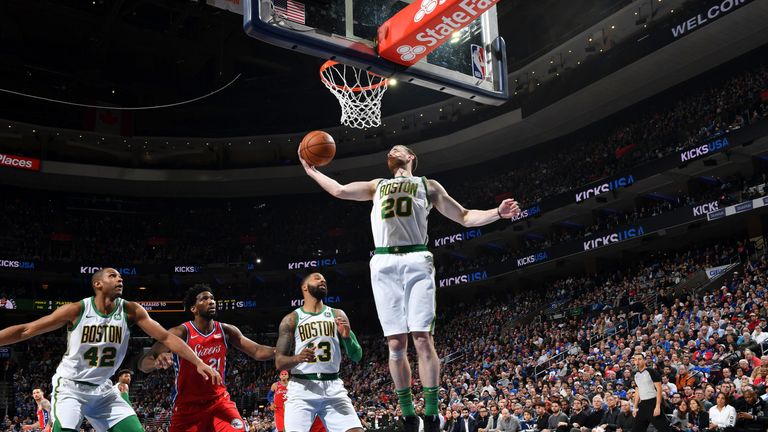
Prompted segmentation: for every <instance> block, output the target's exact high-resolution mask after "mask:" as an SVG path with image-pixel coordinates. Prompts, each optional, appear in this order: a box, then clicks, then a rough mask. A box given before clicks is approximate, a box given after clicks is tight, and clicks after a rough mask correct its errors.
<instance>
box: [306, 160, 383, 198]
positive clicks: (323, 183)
mask: <svg viewBox="0 0 768 432" xmlns="http://www.w3.org/2000/svg"><path fill="white" fill-rule="evenodd" d="M299 161H300V162H301V166H303V167H304V171H306V173H307V175H308V176H309V177H310V178H311V179H312V180H314V181H316V182H317V184H319V185H320V187H321V188H323V189H325V191H326V192H328V193H329V194H331V195H333V196H335V197H336V198H340V199H344V200H350V201H370V200H372V199H373V193H374V192H375V191H376V185H377V184H378V183H379V179H376V180H371V181H367V182H352V183H347V184H345V185H342V184H339V182H337V181H336V180H334V179H332V178H330V177H328V176H327V175H325V174H323V173H321V172H320V171H318V170H317V169H315V167H313V166H310V165H309V164H308V163H307V161H305V160H304V159H302V158H301V155H299Z"/></svg>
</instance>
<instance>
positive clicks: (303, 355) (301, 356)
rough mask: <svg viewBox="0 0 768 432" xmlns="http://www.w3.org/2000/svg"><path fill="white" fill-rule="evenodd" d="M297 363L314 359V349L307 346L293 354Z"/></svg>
mask: <svg viewBox="0 0 768 432" xmlns="http://www.w3.org/2000/svg"><path fill="white" fill-rule="evenodd" d="M293 358H294V359H295V360H296V361H297V362H298V363H307V362H311V361H314V360H315V350H314V349H312V348H309V347H306V348H304V349H303V350H301V352H300V353H298V354H296V355H295V356H293Z"/></svg>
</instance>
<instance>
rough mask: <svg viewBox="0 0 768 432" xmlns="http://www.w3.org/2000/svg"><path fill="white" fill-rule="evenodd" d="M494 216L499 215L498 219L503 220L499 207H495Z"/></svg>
mask: <svg viewBox="0 0 768 432" xmlns="http://www.w3.org/2000/svg"><path fill="white" fill-rule="evenodd" d="M496 214H498V215H499V219H504V218H503V217H501V206H499V207H496Z"/></svg>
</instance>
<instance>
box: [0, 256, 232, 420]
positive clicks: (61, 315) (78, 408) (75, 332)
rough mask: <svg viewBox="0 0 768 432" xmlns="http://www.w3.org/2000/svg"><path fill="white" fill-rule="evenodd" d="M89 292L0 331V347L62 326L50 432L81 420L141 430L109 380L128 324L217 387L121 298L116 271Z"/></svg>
mask: <svg viewBox="0 0 768 432" xmlns="http://www.w3.org/2000/svg"><path fill="white" fill-rule="evenodd" d="M91 286H93V290H94V292H95V295H94V296H93V297H90V298H87V299H83V300H81V301H79V302H77V303H69V304H66V305H64V306H62V307H60V308H58V309H56V310H55V311H53V313H51V314H50V315H46V316H44V317H42V318H40V319H38V320H36V321H33V322H31V323H27V324H20V325H15V326H12V327H8V328H6V329H3V330H2V331H0V346H2V345H8V344H12V343H16V342H20V341H23V340H26V339H29V338H31V337H34V336H37V335H40V334H43V333H47V332H50V331H53V330H56V329H58V328H60V327H62V326H64V325H66V326H67V329H68V332H67V352H66V353H65V354H64V357H63V358H62V359H61V363H59V367H58V368H57V369H56V374H55V375H54V376H53V392H52V396H51V401H52V405H53V409H52V414H53V430H55V431H56V432H59V431H62V432H64V431H69V432H76V431H78V430H80V423H81V422H82V421H83V417H85V418H87V419H88V421H89V422H90V423H91V425H92V426H93V427H94V429H96V431H97V432H104V431H110V432H137V431H143V430H144V429H143V428H142V426H141V423H139V419H138V417H136V413H135V412H134V411H133V408H131V406H130V405H129V404H128V403H127V402H126V401H125V400H123V398H121V397H120V395H119V394H118V393H117V392H116V391H115V389H114V387H113V386H112V381H110V380H109V378H110V377H111V376H112V375H113V374H114V373H115V370H116V369H117V368H118V367H119V366H120V364H121V363H122V362H123V358H124V357H125V353H126V351H127V350H128V339H129V336H130V329H129V327H128V322H129V321H132V322H134V323H135V324H136V325H138V326H139V328H141V329H142V330H144V332H146V333H147V334H148V335H149V336H150V337H153V338H155V339H157V340H158V341H162V342H163V343H164V344H166V345H167V346H169V347H171V349H172V350H173V352H175V353H177V354H178V355H180V356H181V357H183V358H185V359H187V360H188V361H189V362H191V363H192V364H194V365H195V369H196V372H197V373H198V374H200V375H201V376H203V377H205V379H206V380H210V381H211V382H214V383H218V382H221V376H220V375H219V373H218V372H216V371H215V370H213V369H211V367H210V366H208V365H206V364H205V363H203V362H202V361H201V360H200V359H199V358H198V357H197V356H196V355H195V353H194V352H193V351H192V350H191V349H189V347H188V346H187V345H186V344H185V343H184V342H183V341H182V340H181V339H179V338H178V337H176V336H174V335H172V334H171V333H169V332H168V331H166V330H165V329H164V328H163V327H162V326H160V324H158V323H157V322H156V321H155V320H153V319H152V318H150V317H149V314H147V311H146V310H145V309H144V308H143V307H142V306H141V305H139V304H138V303H134V302H129V301H126V300H124V299H122V298H121V296H122V295H123V278H122V277H121V276H120V273H118V272H117V270H115V269H113V268H105V269H102V270H99V271H97V272H96V273H94V274H93V277H91Z"/></svg>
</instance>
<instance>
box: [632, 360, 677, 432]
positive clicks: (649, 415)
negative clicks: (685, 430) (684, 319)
mask: <svg viewBox="0 0 768 432" xmlns="http://www.w3.org/2000/svg"><path fill="white" fill-rule="evenodd" d="M633 360H634V364H635V366H636V367H637V372H635V387H636V388H637V390H636V391H635V400H634V405H635V406H634V411H633V414H634V416H635V427H633V428H632V432H646V431H647V430H648V425H649V424H651V423H653V427H655V428H656V430H657V431H659V432H672V427H671V426H670V425H669V421H668V420H667V418H666V417H665V416H664V413H663V412H662V411H661V375H660V374H659V372H657V371H656V370H655V369H652V368H648V367H646V362H645V354H635V356H634V357H633Z"/></svg>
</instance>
